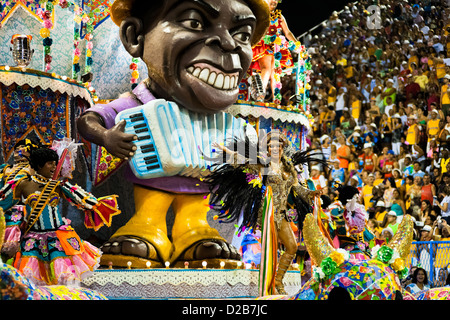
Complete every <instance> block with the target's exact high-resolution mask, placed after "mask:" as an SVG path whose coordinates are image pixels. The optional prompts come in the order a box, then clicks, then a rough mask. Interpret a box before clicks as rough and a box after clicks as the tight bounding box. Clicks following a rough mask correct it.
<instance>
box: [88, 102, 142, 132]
mask: <svg viewBox="0 0 450 320" xmlns="http://www.w3.org/2000/svg"><path fill="white" fill-rule="evenodd" d="M138 105H139V103H138V102H137V101H136V100H134V99H133V98H131V97H124V98H119V99H117V100H114V101H112V102H110V103H108V104H96V105H95V106H93V107H92V108H89V109H87V110H86V111H85V112H89V111H90V112H95V113H97V114H98V115H99V116H100V117H102V119H103V121H104V123H105V127H106V129H111V128H112V127H114V125H115V124H116V123H115V118H116V115H117V114H118V113H119V112H121V111H123V110H126V109H129V108H134V107H137V106H138Z"/></svg>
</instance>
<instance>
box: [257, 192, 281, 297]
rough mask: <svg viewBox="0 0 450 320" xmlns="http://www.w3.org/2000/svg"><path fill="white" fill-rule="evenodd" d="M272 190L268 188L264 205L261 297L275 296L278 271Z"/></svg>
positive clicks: (260, 272)
mask: <svg viewBox="0 0 450 320" xmlns="http://www.w3.org/2000/svg"><path fill="white" fill-rule="evenodd" d="M273 214H274V213H273V203H272V188H271V187H267V190H266V193H265V195H264V204H263V217H262V221H263V225H262V227H261V266H260V270H259V296H260V297H262V296H267V295H272V294H274V289H275V272H276V269H277V231H276V228H275V222H274V217H273Z"/></svg>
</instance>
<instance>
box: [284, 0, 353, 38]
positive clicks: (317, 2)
mask: <svg viewBox="0 0 450 320" xmlns="http://www.w3.org/2000/svg"><path fill="white" fill-rule="evenodd" d="M353 2H354V1H348V0H345V1H344V0H334V1H331V0H309V1H304V0H302V1H299V0H297V1H296V0H283V1H282V2H281V3H280V4H279V5H278V7H277V8H278V9H280V10H281V12H282V14H283V15H284V17H285V18H286V21H287V23H288V26H289V29H291V31H292V32H293V33H294V35H295V36H296V37H298V36H300V35H301V34H302V33H304V32H306V31H308V30H309V29H311V28H313V27H314V26H316V25H317V24H319V23H321V22H322V21H324V20H326V19H328V18H329V17H330V15H331V13H332V12H333V11H335V10H336V11H340V10H342V9H344V7H345V6H346V5H347V4H348V3H353Z"/></svg>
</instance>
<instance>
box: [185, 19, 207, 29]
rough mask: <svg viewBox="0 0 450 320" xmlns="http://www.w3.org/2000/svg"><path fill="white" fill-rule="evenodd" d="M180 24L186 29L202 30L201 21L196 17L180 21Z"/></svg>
mask: <svg viewBox="0 0 450 320" xmlns="http://www.w3.org/2000/svg"><path fill="white" fill-rule="evenodd" d="M181 25H182V26H183V27H185V28H187V29H191V30H196V31H201V30H203V23H202V22H201V21H199V20H196V19H186V20H183V21H181Z"/></svg>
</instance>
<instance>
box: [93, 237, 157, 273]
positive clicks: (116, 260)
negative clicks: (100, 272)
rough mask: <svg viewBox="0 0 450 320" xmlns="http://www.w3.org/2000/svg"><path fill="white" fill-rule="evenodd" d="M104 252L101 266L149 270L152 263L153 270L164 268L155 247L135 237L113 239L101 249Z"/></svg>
mask: <svg viewBox="0 0 450 320" xmlns="http://www.w3.org/2000/svg"><path fill="white" fill-rule="evenodd" d="M100 249H101V250H102V252H103V254H102V257H101V261H100V264H101V265H102V266H109V265H110V263H112V265H113V266H114V267H119V268H120V267H121V268H125V267H128V262H131V267H132V268H142V269H144V268H147V263H148V262H150V263H151V267H152V268H159V267H162V265H163V264H162V263H161V261H160V258H159V256H158V253H157V251H156V249H155V247H154V246H153V245H152V244H151V243H150V242H148V241H146V240H144V239H141V238H139V237H134V236H120V237H114V238H111V239H110V240H109V241H107V242H106V243H104V244H103V246H102V247H101V248H100Z"/></svg>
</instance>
